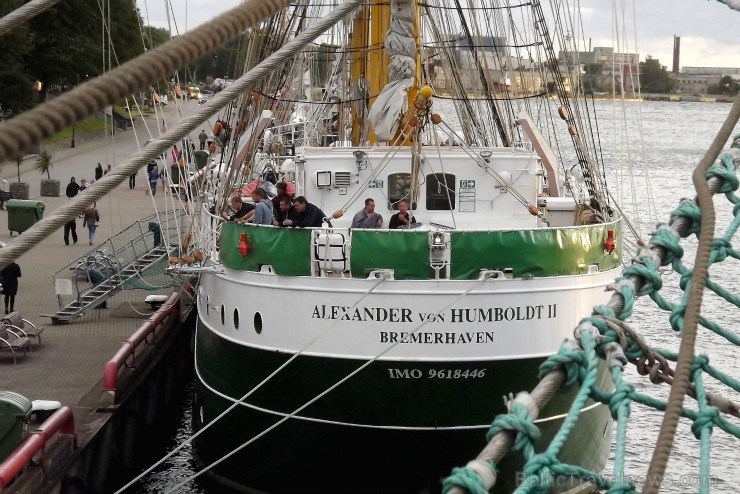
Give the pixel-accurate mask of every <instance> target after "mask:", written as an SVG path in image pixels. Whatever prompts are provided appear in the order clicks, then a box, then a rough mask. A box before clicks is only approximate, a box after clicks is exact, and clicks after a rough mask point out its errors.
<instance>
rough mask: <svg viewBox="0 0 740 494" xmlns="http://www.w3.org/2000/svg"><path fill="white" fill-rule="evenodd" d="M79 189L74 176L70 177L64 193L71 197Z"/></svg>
mask: <svg viewBox="0 0 740 494" xmlns="http://www.w3.org/2000/svg"><path fill="white" fill-rule="evenodd" d="M79 191H80V185H79V184H78V183H77V182H75V178H74V177H72V179H71V180H70V181H69V183H68V184H67V190H66V191H65V195H66V196H67V197H68V198H70V199H72V198H73V197H74V196H76V195H77V193H78V192H79Z"/></svg>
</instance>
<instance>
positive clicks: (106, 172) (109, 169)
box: [103, 163, 112, 175]
mask: <svg viewBox="0 0 740 494" xmlns="http://www.w3.org/2000/svg"><path fill="white" fill-rule="evenodd" d="M111 169H112V167H111V166H110V163H108V168H106V169H105V172H103V175H108V172H109V171H111Z"/></svg>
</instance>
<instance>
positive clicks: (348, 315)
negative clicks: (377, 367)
mask: <svg viewBox="0 0 740 494" xmlns="http://www.w3.org/2000/svg"><path fill="white" fill-rule="evenodd" d="M557 309H558V306H557V304H547V305H543V304H540V305H516V306H509V307H485V308H480V307H476V308H451V309H447V310H446V311H444V312H439V313H425V312H417V313H414V312H413V311H412V310H411V309H408V308H403V307H352V306H344V305H324V304H322V305H315V306H314V308H313V314H312V316H311V318H312V319H330V320H339V321H356V322H394V323H396V322H397V323H412V322H423V323H486V322H501V321H507V322H508V321H530V320H533V319H554V318H555V317H557Z"/></svg>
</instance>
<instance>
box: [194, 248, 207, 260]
mask: <svg viewBox="0 0 740 494" xmlns="http://www.w3.org/2000/svg"><path fill="white" fill-rule="evenodd" d="M193 257H194V258H195V260H196V261H198V262H203V259H205V256H203V253H202V252H201V251H199V250H196V251H195V253H194V254H193Z"/></svg>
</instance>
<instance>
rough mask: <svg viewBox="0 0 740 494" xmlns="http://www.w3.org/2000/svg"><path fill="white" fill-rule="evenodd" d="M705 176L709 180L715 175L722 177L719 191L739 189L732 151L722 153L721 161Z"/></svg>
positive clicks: (711, 167) (725, 191)
mask: <svg viewBox="0 0 740 494" xmlns="http://www.w3.org/2000/svg"><path fill="white" fill-rule="evenodd" d="M733 145H734V143H733ZM705 177H706V179H707V180H709V179H710V178H714V177H716V178H719V179H721V180H722V186H721V187H720V189H719V190H718V191H717V192H721V193H723V194H727V193H728V192H732V191H735V190H737V188H738V185H740V182H738V179H737V175H736V174H735V163H734V161H733V159H732V154H730V153H724V154H722V156H721V157H720V159H719V161H718V162H716V163H715V164H713V165H712V166H710V167H709V169H708V170H707V173H706V175H705Z"/></svg>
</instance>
